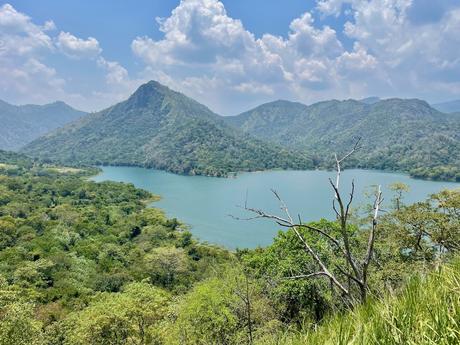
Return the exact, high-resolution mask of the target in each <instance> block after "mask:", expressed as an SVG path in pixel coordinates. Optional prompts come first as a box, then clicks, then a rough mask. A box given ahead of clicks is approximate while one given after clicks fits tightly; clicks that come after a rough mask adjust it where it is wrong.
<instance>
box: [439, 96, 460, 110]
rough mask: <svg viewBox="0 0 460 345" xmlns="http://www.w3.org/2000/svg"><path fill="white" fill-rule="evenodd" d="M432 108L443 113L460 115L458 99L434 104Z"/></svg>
mask: <svg viewBox="0 0 460 345" xmlns="http://www.w3.org/2000/svg"><path fill="white" fill-rule="evenodd" d="M432 107H433V108H435V109H437V110H439V111H442V112H443V113H460V99H457V100H453V101H448V102H443V103H436V104H433V105H432Z"/></svg>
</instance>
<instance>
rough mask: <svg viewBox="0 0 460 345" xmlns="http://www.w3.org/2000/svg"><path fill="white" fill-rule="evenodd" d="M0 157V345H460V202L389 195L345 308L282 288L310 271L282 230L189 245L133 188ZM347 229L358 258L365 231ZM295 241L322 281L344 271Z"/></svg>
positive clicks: (325, 288) (446, 195)
mask: <svg viewBox="0 0 460 345" xmlns="http://www.w3.org/2000/svg"><path fill="white" fill-rule="evenodd" d="M0 158H1V160H0V163H1V164H2V165H0V345H10V344H21V345H31V344H33V345H45V344H46V345H74V344H76V345H78V344H81V345H83V344H94V345H96V344H116V345H118V344H120V345H121V344H124V345H134V344H139V345H147V344H155V345H166V344H168V345H169V344H177V345H179V344H192V345H202V344H203V345H204V344H222V345H234V344H303V343H308V344H335V343H343V344H347V343H350V344H354V343H359V344H407V343H413V344H457V343H458V342H459V333H458V331H457V330H458V326H459V315H458V314H459V313H458V311H459V310H460V304H459V301H460V300H459V298H458V296H459V293H458V291H459V289H460V287H459V286H458V282H459V281H460V277H459V275H460V265H459V261H458V250H459V249H460V233H459V229H460V216H459V214H460V213H459V210H460V191H457V190H454V191H443V192H441V193H438V194H436V195H433V196H431V197H430V198H428V199H427V200H426V201H425V202H420V203H416V204H413V205H405V204H404V197H403V193H404V191H405V190H406V188H405V186H404V185H402V184H397V185H395V186H393V189H394V190H395V192H396V197H395V203H394V205H395V209H394V210H389V211H390V212H387V214H386V215H385V216H384V217H382V218H381V219H380V221H379V224H378V231H377V236H378V240H377V242H376V251H375V257H374V260H373V263H372V266H371V267H372V269H371V271H370V282H369V286H370V291H369V294H370V295H371V298H370V300H368V302H367V303H366V304H364V305H362V306H350V305H349V304H348V303H347V301H349V300H344V299H342V298H341V295H340V294H339V293H338V290H334V289H333V288H332V287H331V286H330V284H329V282H328V281H327V280H324V279H322V278H318V277H317V278H315V279H308V280H305V279H290V278H291V277H292V276H293V275H298V274H301V273H308V272H309V271H314V270H315V268H316V267H315V265H316V263H315V262H314V261H312V259H311V257H310V256H309V255H306V253H305V252H304V251H303V250H302V246H301V245H300V243H299V241H298V239H297V238H296V236H295V235H294V234H293V232H292V230H288V231H285V232H280V233H279V234H278V236H277V237H276V238H275V240H274V242H273V244H272V245H270V246H268V247H266V248H257V249H254V250H242V251H239V252H237V253H236V254H235V253H231V252H229V251H227V250H225V249H222V248H218V247H214V246H211V245H207V244H202V243H199V242H197V241H196V240H194V239H193V237H192V236H191V234H190V232H188V231H187V230H186V229H185V228H184V226H183V225H182V224H181V223H180V221H178V220H177V219H167V218H166V217H165V216H164V214H163V213H162V212H161V211H159V210H157V209H155V208H148V207H147V205H148V203H149V202H151V201H152V200H155V198H156V197H155V196H154V195H152V194H150V193H148V192H146V191H143V190H139V189H136V188H135V187H134V186H133V185H131V184H124V183H113V182H103V183H94V182H89V181H88V180H87V177H88V176H89V175H90V174H92V173H94V170H91V169H83V168H81V169H75V168H67V167H57V166H50V165H43V164H39V163H37V162H33V161H31V160H29V159H28V158H27V157H24V156H22V155H18V154H12V153H6V152H2V151H0ZM354 218H355V220H354V224H350V225H349V234H350V243H351V245H352V246H353V251H354V252H356V253H359V252H360V251H362V250H363V248H364V242H365V239H366V236H365V235H366V234H365V232H366V231H362V229H363V228H362V227H361V226H357V225H359V224H360V223H361V222H364V221H365V222H368V219H365V218H364V219H361V218H358V216H357V215H354ZM310 225H312V226H314V227H316V228H319V229H322V230H323V231H327V232H328V233H330V234H334V232H336V231H338V229H339V228H338V227H339V225H338V224H337V222H336V221H329V220H320V221H318V222H313V223H310ZM301 231H302V233H303V236H304V237H305V238H307V239H308V241H309V242H310V243H313V244H314V245H315V247H316V248H318V249H319V250H318V253H319V255H321V258H322V260H323V261H324V262H326V263H327V264H328V265H330V267H331V269H334V267H336V265H335V264H336V263H341V262H340V260H341V258H340V256H338V255H336V253H334V248H332V247H330V245H329V244H328V243H327V242H326V241H324V239H323V238H321V237H320V236H318V233H317V232H313V233H312V232H309V231H308V230H307V228H302V229H301ZM430 272H431V273H430ZM334 273H335V274H341V272H336V271H334ZM414 273H416V274H415V276H414ZM380 296H384V297H383V298H381V297H380Z"/></svg>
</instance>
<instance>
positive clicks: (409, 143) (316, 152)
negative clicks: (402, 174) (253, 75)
mask: <svg viewBox="0 0 460 345" xmlns="http://www.w3.org/2000/svg"><path fill="white" fill-rule="evenodd" d="M225 120H226V121H227V122H228V123H229V124H232V125H233V126H236V127H238V128H240V129H242V130H243V131H244V132H246V133H248V134H251V135H254V136H256V137H258V138H260V139H262V140H268V141H272V142H273V143H275V144H279V145H283V146H285V147H288V148H291V149H296V150H302V151H306V152H308V153H309V154H310V156H311V157H312V159H313V160H314V162H315V165H317V166H319V167H330V166H331V165H330V163H332V162H333V157H332V153H334V152H343V151H345V150H347V148H350V147H352V146H353V143H354V142H355V140H356V139H357V138H358V137H360V138H362V148H361V149H360V150H359V151H358V152H357V153H356V155H354V157H353V158H352V159H350V160H349V161H348V165H349V166H353V167H361V168H372V169H383V170H393V171H406V172H410V173H411V174H412V175H413V176H416V177H424V178H435V179H436V178H439V179H449V180H455V179H457V180H460V155H459V152H460V117H459V116H458V115H456V114H444V113H441V112H439V111H437V110H436V109H433V108H432V107H431V106H430V105H429V104H428V103H427V102H425V101H422V100H418V99H397V98H393V99H386V100H380V101H377V102H374V103H372V102H371V104H367V103H365V102H361V101H355V100H344V101H337V100H332V101H324V102H319V103H315V104H312V105H310V106H306V105H302V104H300V103H293V102H288V101H276V102H270V103H266V104H263V105H260V106H258V107H256V108H254V109H252V110H250V111H247V112H244V113H242V114H240V115H237V116H232V117H226V118H225Z"/></svg>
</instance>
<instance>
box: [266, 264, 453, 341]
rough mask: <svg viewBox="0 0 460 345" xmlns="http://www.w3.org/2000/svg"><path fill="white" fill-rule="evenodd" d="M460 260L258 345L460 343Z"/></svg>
mask: <svg viewBox="0 0 460 345" xmlns="http://www.w3.org/2000/svg"><path fill="white" fill-rule="evenodd" d="M459 343H460V260H459V259H458V258H457V259H455V260H454V261H453V262H452V263H451V264H448V265H443V266H439V267H438V268H437V269H435V270H434V271H433V272H431V273H430V274H429V275H428V276H417V275H415V276H414V277H412V279H410V280H409V281H408V282H407V285H406V286H405V287H404V288H403V289H402V290H401V291H399V292H398V293H397V294H387V295H385V296H384V297H383V298H381V299H377V297H376V298H375V299H373V300H370V301H369V302H367V303H366V304H365V305H362V306H360V307H357V308H355V309H354V310H352V311H349V312H347V313H345V314H341V315H337V316H334V317H331V318H328V319H327V320H325V321H324V322H323V323H322V324H321V326H320V327H318V328H316V329H313V328H312V327H307V329H305V330H304V331H302V332H285V333H282V334H279V335H277V336H276V337H274V338H271V339H264V340H263V341H261V342H260V344H264V345H269V344H273V345H274V344H286V345H297V344H299V345H300V344H309V345H316V344H318V345H323V344H376V345H377V344H379V345H387V344H388V345H389V344H414V345H415V344H417V345H424V344H459Z"/></svg>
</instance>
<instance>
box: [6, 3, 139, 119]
mask: <svg viewBox="0 0 460 345" xmlns="http://www.w3.org/2000/svg"><path fill="white" fill-rule="evenodd" d="M54 30H56V25H55V23H54V22H53V21H51V20H48V21H46V22H45V23H44V24H43V25H39V24H36V23H34V22H33V21H32V18H30V17H29V16H28V15H26V14H24V13H21V12H18V11H17V10H16V9H15V8H14V7H13V6H11V5H10V4H5V5H3V6H1V7H0V75H1V78H0V98H4V99H6V100H8V101H10V102H13V103H47V102H52V101H55V100H58V99H59V100H64V101H66V102H69V103H70V104H72V105H74V106H77V107H79V108H81V109H85V110H94V109H95V108H96V109H97V108H102V107H106V106H109V105H112V104H113V103H114V102H115V101H118V100H121V99H122V98H124V97H127V96H128V95H129V94H130V93H131V92H132V91H133V89H134V88H135V87H136V86H138V85H139V83H140V81H138V80H131V79H130V77H129V75H128V71H127V70H126V69H125V68H124V67H122V66H121V65H120V64H119V63H118V62H116V61H107V60H106V59H104V57H103V56H102V55H101V52H102V49H101V47H100V45H99V42H98V41H97V40H96V39H95V38H93V37H89V38H87V39H82V38H78V37H76V36H74V35H73V34H71V33H69V32H63V31H61V32H60V33H59V34H57V33H53V31H54ZM60 53H62V54H60ZM50 57H53V59H64V60H67V59H68V58H69V57H70V58H71V59H72V60H71V61H70V63H72V64H78V63H80V61H76V60H83V59H89V60H90V61H94V70H95V73H97V69H98V68H102V69H104V70H105V72H106V73H105V80H104V79H101V81H100V82H99V83H96V84H98V85H94V84H92V85H91V89H88V87H85V88H84V89H81V88H80V89H79V87H78V85H75V83H74V82H73V81H72V82H68V80H67V79H69V80H70V78H72V76H70V77H69V76H68V75H67V76H66V77H64V76H62V75H60V73H59V71H57V70H56V69H55V68H53V67H52V66H50V65H49V62H48V61H49V60H51V59H50ZM81 63H83V61H82V62H81ZM87 66H88V64H86V65H85V68H87ZM63 72H66V71H65V70H64V71H63ZM99 88H102V91H98V89H99ZM75 89H77V90H79V92H75V91H73V90H75ZM69 90H72V91H69Z"/></svg>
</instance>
